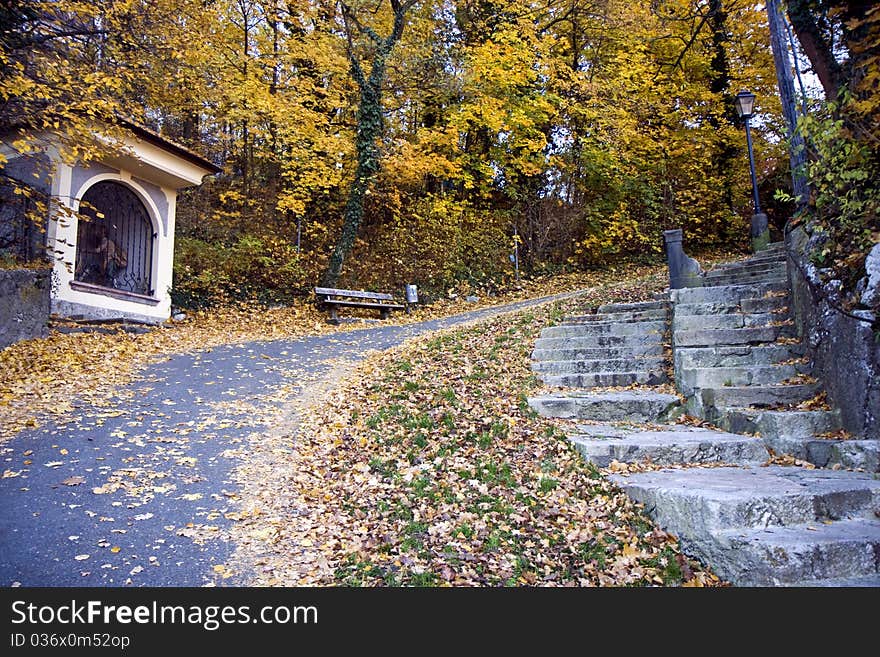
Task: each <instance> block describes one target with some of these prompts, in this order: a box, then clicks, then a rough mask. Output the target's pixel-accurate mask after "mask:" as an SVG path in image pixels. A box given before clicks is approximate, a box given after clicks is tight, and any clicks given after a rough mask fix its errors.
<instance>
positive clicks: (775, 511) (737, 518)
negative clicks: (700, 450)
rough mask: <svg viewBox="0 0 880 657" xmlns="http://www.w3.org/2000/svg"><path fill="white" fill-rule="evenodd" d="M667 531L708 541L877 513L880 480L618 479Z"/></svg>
mask: <svg viewBox="0 0 880 657" xmlns="http://www.w3.org/2000/svg"><path fill="white" fill-rule="evenodd" d="M612 478H613V479H614V480H615V482H616V483H618V484H619V485H620V486H621V487H622V488H623V489H624V490H625V491H626V492H627V493H628V494H629V495H630V496H631V497H632V498H633V499H635V500H636V501H638V502H641V503H643V504H644V505H645V507H646V508H648V509H653V513H652V514H653V515H654V516H655V518H656V520H657V521H658V522H659V523H660V525H661V526H662V527H664V529H666V530H667V531H671V532H673V533H675V534H677V535H679V536H688V537H703V538H708V537H709V536H710V533H711V532H713V531H715V530H720V529H733V528H756V527H760V528H763V527H768V526H773V525H791V524H802V523H808V522H818V521H822V520H835V519H840V518H846V517H849V516H853V515H859V514H867V513H873V510H874V508H875V507H876V505H877V504H878V503H880V480H878V479H877V478H876V477H874V476H873V475H870V474H865V473H856V472H847V471H833V470H820V469H816V470H807V469H805V468H796V467H781V466H770V467H757V468H755V467H750V468H692V469H685V470H678V469H676V470H658V471H653V472H641V473H637V474H633V475H629V476H627V477H623V476H617V475H615V476H613V477H612Z"/></svg>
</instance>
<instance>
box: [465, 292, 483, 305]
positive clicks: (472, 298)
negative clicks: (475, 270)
mask: <svg viewBox="0 0 880 657" xmlns="http://www.w3.org/2000/svg"><path fill="white" fill-rule="evenodd" d="M464 300H465V301H467V302H468V303H476V302H477V301H479V300H480V297H478V296H474V295H473V294H469V295H468V296H466V297H465V298H464Z"/></svg>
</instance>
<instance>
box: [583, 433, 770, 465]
mask: <svg viewBox="0 0 880 657" xmlns="http://www.w3.org/2000/svg"><path fill="white" fill-rule="evenodd" d="M579 428H580V429H583V428H586V429H587V432H586V433H580V434H577V435H573V436H569V440H571V442H572V443H573V444H574V445H575V447H576V448H577V450H578V451H579V452H580V453H581V455H582V456H583V457H584V458H585V459H586V460H587V461H589V462H591V463H595V464H596V465H597V466H599V467H601V468H604V467H607V466H608V465H610V463H611V461H612V460H616V461H620V462H621V463H643V462H650V463H655V464H657V465H673V464H677V463H737V464H754V465H759V464H760V463H763V462H764V461H766V460H767V450H766V449H765V448H764V445H763V443H762V442H761V441H760V440H758V439H756V438H750V437H746V436H738V435H736V434H732V433H725V432H723V431H712V430H709V429H700V428H696V427H685V426H681V425H671V426H670V428H669V429H668V430H663V431H657V430H654V431H632V430H621V429H614V428H613V427H603V426H601V425H598V426H596V427H595V428H594V427H579Z"/></svg>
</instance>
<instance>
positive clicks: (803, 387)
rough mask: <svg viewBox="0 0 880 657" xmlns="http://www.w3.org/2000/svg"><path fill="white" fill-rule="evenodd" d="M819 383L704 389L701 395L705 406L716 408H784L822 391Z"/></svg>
mask: <svg viewBox="0 0 880 657" xmlns="http://www.w3.org/2000/svg"><path fill="white" fill-rule="evenodd" d="M821 389H822V387H821V386H820V385H819V384H817V383H804V384H796V385H782V386H780V385H775V386H774V385H756V386H725V387H722V388H703V389H701V390H700V395H701V396H702V399H703V405H704V406H706V407H714V408H729V407H731V406H733V407H737V408H738V407H741V406H757V407H761V406H764V407H767V406H776V405H780V406H784V405H787V404H798V403H800V402H803V401H806V400H808V399H810V398H811V397H813V396H815V395H816V394H818V393H819V391H821Z"/></svg>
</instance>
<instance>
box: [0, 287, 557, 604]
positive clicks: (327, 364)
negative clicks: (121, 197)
mask: <svg viewBox="0 0 880 657" xmlns="http://www.w3.org/2000/svg"><path fill="white" fill-rule="evenodd" d="M567 296H570V295H569V294H565V295H556V296H553V297H542V298H539V299H532V300H528V301H523V302H518V303H513V304H507V305H504V306H496V307H493V308H486V309H482V310H475V311H471V312H467V313H463V314H460V315H455V316H452V317H448V318H444V319H439V320H432V321H426V322H421V323H418V324H409V325H404V326H395V325H388V324H380V323H376V324H370V325H368V327H367V328H363V329H357V330H352V331H344V332H339V333H334V334H330V335H324V336H316V337H308V338H304V339H297V340H273V341H254V342H248V343H244V344H234V345H225V346H221V347H215V348H213V349H211V350H205V351H199V352H193V353H187V354H175V355H170V356H168V357H167V359H166V360H164V361H162V362H158V363H156V364H154V365H151V366H150V367H148V368H146V370H145V371H143V372H141V373H140V375H139V376H138V378H137V380H135V381H133V382H132V383H131V384H130V385H129V386H128V387H127V388H126V389H123V390H121V391H120V394H119V396H118V398H117V400H116V402H115V403H114V404H113V405H111V406H109V407H92V406H83V405H80V406H79V407H77V408H76V410H74V411H73V412H70V413H68V414H66V415H65V416H63V417H61V418H59V419H57V420H55V421H51V422H46V423H44V424H42V425H41V426H40V427H38V428H35V429H29V430H26V431H23V432H22V433H20V434H18V435H17V436H16V437H15V438H13V439H12V440H10V441H9V442H8V443H6V444H5V445H4V446H3V447H2V448H0V459H2V464H0V470H2V471H3V472H4V473H5V476H4V477H3V478H2V479H0V586H29V587H34V586H42V587H61V586H190V587H191V586H204V585H208V584H213V583H215V582H217V581H218V579H220V581H222V578H221V577H218V575H222V572H223V568H224V566H223V564H224V563H225V562H226V561H227V559H228V558H229V556H230V555H231V553H232V552H233V551H234V549H235V545H234V544H233V543H232V542H230V541H228V540H223V539H222V537H224V536H226V533H227V530H228V528H229V525H230V523H231V522H233V521H234V519H235V513H236V512H235V500H236V499H237V491H236V484H235V482H234V479H233V476H232V475H233V472H234V470H235V468H236V467H237V466H238V465H239V464H240V462H241V459H246V458H247V450H246V445H247V440H248V437H249V436H252V435H253V433H254V432H259V431H267V430H269V428H270V427H269V426H268V424H270V423H271V418H272V413H271V411H272V410H280V406H281V405H283V404H286V403H287V402H288V401H289V399H290V394H291V390H292V391H293V394H298V393H302V392H304V391H305V390H306V388H307V386H309V385H310V382H312V383H313V382H314V381H315V380H316V379H319V378H320V377H321V376H322V375H324V374H326V373H327V372H328V371H330V369H331V367H333V365H334V364H338V363H339V361H340V359H342V360H345V361H358V360H360V359H362V358H363V357H364V356H365V355H366V354H367V353H368V352H369V351H370V350H384V349H388V348H390V347H392V346H395V345H398V344H400V343H402V342H403V341H405V340H406V339H408V338H411V337H414V336H417V335H421V334H424V333H428V332H430V331H436V330H438V329H442V328H446V327H451V326H455V325H459V324H463V323H467V322H472V321H476V320H480V319H483V318H488V317H491V316H494V315H497V314H500V313H505V312H511V311H516V310H521V309H524V308H526V307H529V306H532V305H537V304H539V303H543V302H546V301H550V300H554V299H559V298H563V297H567ZM94 385H95V386H99V385H101V382H100V381H95V382H94Z"/></svg>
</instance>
